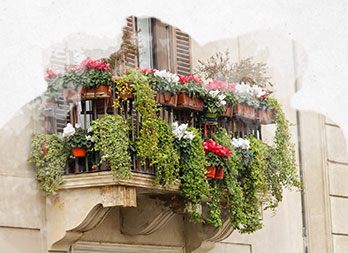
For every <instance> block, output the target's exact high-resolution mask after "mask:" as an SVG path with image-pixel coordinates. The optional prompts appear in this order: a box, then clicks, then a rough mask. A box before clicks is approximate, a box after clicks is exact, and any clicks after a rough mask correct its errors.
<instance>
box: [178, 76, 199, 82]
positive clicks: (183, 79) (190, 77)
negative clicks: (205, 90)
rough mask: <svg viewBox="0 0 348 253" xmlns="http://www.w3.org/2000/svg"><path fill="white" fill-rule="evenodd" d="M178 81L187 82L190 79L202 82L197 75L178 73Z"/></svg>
mask: <svg viewBox="0 0 348 253" xmlns="http://www.w3.org/2000/svg"><path fill="white" fill-rule="evenodd" d="M179 81H180V83H181V84H184V83H189V82H190V81H193V82H195V83H196V84H198V83H201V82H202V79H201V78H200V77H199V76H193V75H192V76H182V75H179Z"/></svg>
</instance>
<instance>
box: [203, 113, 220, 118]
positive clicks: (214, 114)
mask: <svg viewBox="0 0 348 253" xmlns="http://www.w3.org/2000/svg"><path fill="white" fill-rule="evenodd" d="M204 116H205V117H206V118H207V119H216V117H217V114H216V113H211V112H206V113H205V114H204Z"/></svg>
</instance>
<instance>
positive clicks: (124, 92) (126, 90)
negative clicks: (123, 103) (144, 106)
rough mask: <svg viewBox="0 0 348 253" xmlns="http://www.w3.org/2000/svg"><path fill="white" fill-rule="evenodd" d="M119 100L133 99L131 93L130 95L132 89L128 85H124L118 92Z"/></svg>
mask: <svg viewBox="0 0 348 253" xmlns="http://www.w3.org/2000/svg"><path fill="white" fill-rule="evenodd" d="M118 96H119V98H123V99H125V98H133V93H132V87H131V86H130V85H129V84H128V85H125V86H124V87H123V88H122V91H121V92H120V91H119V94H118Z"/></svg>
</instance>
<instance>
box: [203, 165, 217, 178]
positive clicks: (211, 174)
mask: <svg viewBox="0 0 348 253" xmlns="http://www.w3.org/2000/svg"><path fill="white" fill-rule="evenodd" d="M215 173H216V167H214V166H208V167H207V173H206V174H205V175H206V177H208V178H215Z"/></svg>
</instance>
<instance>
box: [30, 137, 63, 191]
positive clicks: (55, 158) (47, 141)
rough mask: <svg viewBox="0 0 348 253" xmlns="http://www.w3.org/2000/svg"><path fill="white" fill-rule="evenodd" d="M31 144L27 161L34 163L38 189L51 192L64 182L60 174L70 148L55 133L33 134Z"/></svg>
mask: <svg viewBox="0 0 348 253" xmlns="http://www.w3.org/2000/svg"><path fill="white" fill-rule="evenodd" d="M31 146H32V148H31V154H30V157H29V159H28V161H29V162H31V163H34V164H35V167H36V178H37V180H38V181H39V184H40V189H42V190H44V191H45V192H47V193H48V194H49V193H52V192H54V191H56V190H57V189H58V186H59V185H60V184H62V183H63V182H64V180H63V178H62V176H63V174H64V169H65V165H66V161H67V159H68V156H69V151H70V149H69V148H68V147H67V145H66V143H65V140H64V139H63V138H62V137H61V136H58V135H56V134H52V135H46V134H45V135H41V134H34V135H33V139H32V144H31ZM43 150H45V152H47V154H45V153H44V151H43ZM46 150H47V151H46Z"/></svg>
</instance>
